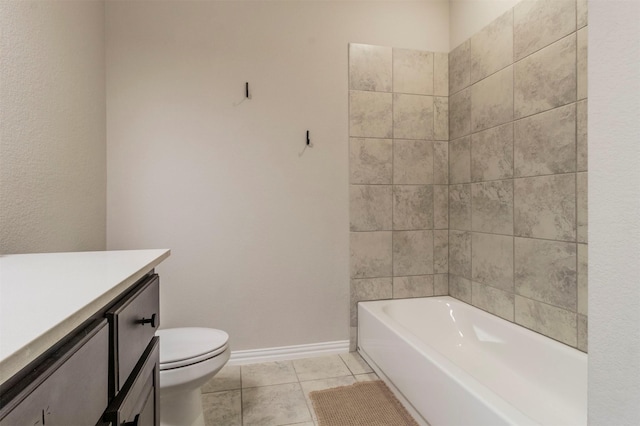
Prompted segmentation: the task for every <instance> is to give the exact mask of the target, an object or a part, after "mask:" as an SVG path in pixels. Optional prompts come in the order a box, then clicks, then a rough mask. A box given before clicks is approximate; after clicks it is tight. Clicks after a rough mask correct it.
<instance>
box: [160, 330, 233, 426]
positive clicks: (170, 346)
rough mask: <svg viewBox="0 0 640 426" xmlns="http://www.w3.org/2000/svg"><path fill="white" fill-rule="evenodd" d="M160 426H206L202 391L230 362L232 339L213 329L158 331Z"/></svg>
mask: <svg viewBox="0 0 640 426" xmlns="http://www.w3.org/2000/svg"><path fill="white" fill-rule="evenodd" d="M156 336H159V337H160V425H161V426H204V415H203V412H202V401H201V396H200V387H201V386H202V385H204V384H205V383H206V382H207V381H209V379H211V378H212V377H213V376H215V374H216V373H217V372H218V371H220V369H221V368H222V367H224V365H225V364H226V363H227V361H228V360H229V356H230V354H231V350H230V349H229V343H228V342H229V335H228V334H227V333H225V332H224V331H222V330H216V329H213V328H200V327H186V328H169V329H165V330H158V331H157V332H156Z"/></svg>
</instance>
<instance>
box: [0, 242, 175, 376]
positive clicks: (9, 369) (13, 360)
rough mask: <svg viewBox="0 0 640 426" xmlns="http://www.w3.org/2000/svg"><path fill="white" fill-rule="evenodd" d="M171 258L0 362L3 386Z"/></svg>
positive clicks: (155, 262)
mask: <svg viewBox="0 0 640 426" xmlns="http://www.w3.org/2000/svg"><path fill="white" fill-rule="evenodd" d="M170 254H171V250H167V251H165V252H164V253H163V254H162V255H160V256H158V257H157V258H155V259H154V260H152V261H150V262H149V263H147V264H146V265H143V266H142V267H140V268H138V270H137V271H135V272H134V273H132V274H131V275H129V276H128V277H127V278H126V279H124V280H122V281H121V282H120V283H119V284H116V285H114V286H113V287H112V288H111V289H109V290H108V291H106V292H105V293H103V294H102V295H100V296H98V297H97V298H96V299H94V300H93V301H92V302H91V303H89V304H88V305H86V306H84V307H82V308H80V309H79V310H78V311H76V312H75V313H74V314H72V315H71V316H69V317H68V318H66V319H65V320H64V321H62V322H60V323H58V324H56V325H54V326H53V327H51V328H50V329H49V330H48V331H46V332H45V333H43V334H41V335H40V336H38V337H37V338H35V339H34V340H32V341H31V342H30V343H29V344H27V345H26V346H23V347H22V348H20V349H19V350H17V351H16V352H14V353H13V354H11V355H9V356H7V357H6V358H5V359H4V360H2V361H0V384H3V383H4V382H6V381H7V380H9V379H10V378H11V377H13V376H14V375H15V374H16V373H18V372H19V371H20V370H22V369H23V368H24V367H26V366H27V365H28V364H29V363H30V362H32V361H34V360H35V359H36V358H37V357H38V356H40V355H42V354H43V353H44V352H46V351H47V349H49V348H50V347H52V346H53V345H55V344H56V343H57V342H58V341H60V340H61V339H62V338H64V337H65V336H66V335H68V334H69V333H70V332H72V331H73V330H74V329H75V328H76V327H78V326H79V325H81V324H82V323H83V322H85V321H86V320H87V319H89V318H90V317H91V316H92V315H94V314H95V313H96V312H98V311H99V310H100V309H101V308H103V307H104V306H106V305H107V304H109V303H110V302H111V301H112V300H114V299H115V298H116V297H117V296H118V295H120V294H121V293H122V292H124V291H125V290H126V289H127V288H129V287H130V286H131V285H133V284H135V282H136V281H138V280H139V279H140V278H142V277H143V276H144V275H145V274H147V273H148V272H149V271H151V270H152V269H154V268H155V267H156V266H157V265H159V264H160V263H161V262H162V261H163V260H165V259H166V258H167V257H169V255H170Z"/></svg>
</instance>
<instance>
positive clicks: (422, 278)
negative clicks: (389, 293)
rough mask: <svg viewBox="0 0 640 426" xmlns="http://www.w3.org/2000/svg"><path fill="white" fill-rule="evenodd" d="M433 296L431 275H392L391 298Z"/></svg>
mask: <svg viewBox="0 0 640 426" xmlns="http://www.w3.org/2000/svg"><path fill="white" fill-rule="evenodd" d="M427 296H433V275H416V276H411V277H393V298H394V299H404V298H408V297H427Z"/></svg>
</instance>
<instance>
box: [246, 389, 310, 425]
mask: <svg viewBox="0 0 640 426" xmlns="http://www.w3.org/2000/svg"><path fill="white" fill-rule="evenodd" d="M242 420H243V424H244V425H245V426H252V425H256V426H279V425H291V424H295V423H303V422H309V421H311V420H312V418H311V413H310V412H309V409H308V408H307V403H306V401H305V397H304V394H303V393H302V389H301V388H300V384H299V383H286V384H282V385H273V386H261V387H256V388H247V389H243V390H242Z"/></svg>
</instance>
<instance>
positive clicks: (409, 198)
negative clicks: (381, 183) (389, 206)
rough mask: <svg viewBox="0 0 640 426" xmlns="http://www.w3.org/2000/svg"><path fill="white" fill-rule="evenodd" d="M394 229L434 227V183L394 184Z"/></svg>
mask: <svg viewBox="0 0 640 426" xmlns="http://www.w3.org/2000/svg"><path fill="white" fill-rule="evenodd" d="M393 229H394V230H411V229H433V185H394V186H393Z"/></svg>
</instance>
